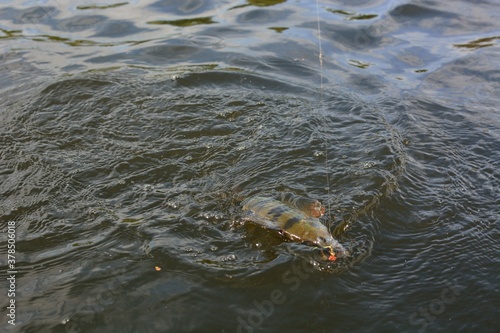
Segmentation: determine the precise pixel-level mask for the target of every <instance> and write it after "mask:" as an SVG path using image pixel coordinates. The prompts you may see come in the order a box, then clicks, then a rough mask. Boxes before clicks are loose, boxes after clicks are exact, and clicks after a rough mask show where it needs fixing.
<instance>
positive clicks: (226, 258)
mask: <svg viewBox="0 0 500 333" xmlns="http://www.w3.org/2000/svg"><path fill="white" fill-rule="evenodd" d="M234 260H236V256H235V255H234V254H230V255H228V256H227V257H224V258H222V261H234Z"/></svg>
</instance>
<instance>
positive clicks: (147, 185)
mask: <svg viewBox="0 0 500 333" xmlns="http://www.w3.org/2000/svg"><path fill="white" fill-rule="evenodd" d="M152 190H153V185H149V184H146V185H144V191H146V192H151V191H152Z"/></svg>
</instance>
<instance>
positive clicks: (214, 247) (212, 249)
mask: <svg viewBox="0 0 500 333" xmlns="http://www.w3.org/2000/svg"><path fill="white" fill-rule="evenodd" d="M217 249H218V247H217V246H215V245H212V246H210V251H212V252H215V251H217Z"/></svg>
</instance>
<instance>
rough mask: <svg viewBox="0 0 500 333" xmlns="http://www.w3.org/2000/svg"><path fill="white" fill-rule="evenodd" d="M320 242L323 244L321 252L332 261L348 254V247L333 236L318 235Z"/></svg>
mask: <svg viewBox="0 0 500 333" xmlns="http://www.w3.org/2000/svg"><path fill="white" fill-rule="evenodd" d="M318 238H319V239H318V244H319V245H320V246H321V254H322V255H323V257H324V258H326V259H327V260H330V261H335V260H337V259H338V258H343V257H346V256H347V255H348V252H347V251H346V249H345V248H344V247H343V246H342V244H340V243H339V242H338V241H337V240H336V239H335V238H333V237H332V236H328V237H318Z"/></svg>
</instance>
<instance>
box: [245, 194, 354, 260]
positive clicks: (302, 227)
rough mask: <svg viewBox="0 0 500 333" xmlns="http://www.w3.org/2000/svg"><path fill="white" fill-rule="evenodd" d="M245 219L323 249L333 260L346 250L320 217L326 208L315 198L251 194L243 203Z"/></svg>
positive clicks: (323, 252)
mask: <svg viewBox="0 0 500 333" xmlns="http://www.w3.org/2000/svg"><path fill="white" fill-rule="evenodd" d="M241 205H242V210H243V212H244V213H245V214H246V216H245V219H247V220H250V221H253V222H255V223H258V224H260V225H262V226H264V227H266V228H269V229H276V230H281V231H282V232H284V233H285V234H286V235H287V236H289V237H290V238H291V239H292V240H294V241H297V242H304V243H308V244H312V245H314V246H318V247H321V248H322V249H323V251H322V254H323V255H324V256H325V257H326V258H327V259H328V260H330V261H335V260H336V259H337V258H341V257H343V256H345V255H346V254H347V252H346V250H345V249H344V247H343V246H342V244H340V243H339V242H338V241H337V240H336V239H335V238H333V236H332V235H331V234H330V232H329V231H328V229H327V228H326V226H325V225H324V224H322V223H321V222H320V220H319V217H321V216H322V215H323V214H324V213H325V208H324V207H323V206H322V205H321V203H320V202H319V201H317V200H311V199H309V198H304V197H296V196H294V195H291V194H283V195H282V196H281V201H279V200H276V199H274V198H270V197H260V196H255V197H250V198H248V199H246V200H244V201H243V202H242V203H241Z"/></svg>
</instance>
